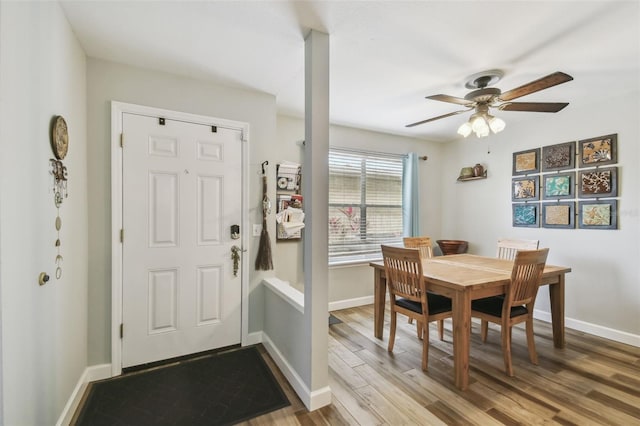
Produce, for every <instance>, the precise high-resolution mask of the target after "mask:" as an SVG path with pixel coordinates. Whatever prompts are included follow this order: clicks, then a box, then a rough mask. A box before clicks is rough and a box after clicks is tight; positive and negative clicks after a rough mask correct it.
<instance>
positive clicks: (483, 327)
mask: <svg viewBox="0 0 640 426" xmlns="http://www.w3.org/2000/svg"><path fill="white" fill-rule="evenodd" d="M488 333H489V321H487V320H481V321H480V337H481V338H482V342H483V343H484V342H486V341H487V334H488Z"/></svg>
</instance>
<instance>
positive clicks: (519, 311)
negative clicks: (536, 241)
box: [471, 248, 549, 377]
mask: <svg viewBox="0 0 640 426" xmlns="http://www.w3.org/2000/svg"><path fill="white" fill-rule="evenodd" d="M548 254H549V249H548V248H545V249H540V250H518V252H517V253H516V257H515V259H514V261H513V269H512V271H511V282H510V283H509V286H508V288H507V292H506V294H505V295H504V296H503V297H501V296H491V297H486V298H484V299H477V300H474V301H472V302H471V316H472V317H476V318H480V319H481V320H482V323H481V330H480V336H481V338H482V341H483V342H486V341H487V332H488V322H493V323H495V324H500V327H501V329H500V332H501V336H502V352H503V356H504V366H505V370H506V373H507V375H508V376H510V377H512V376H513V367H512V365H511V328H512V327H513V326H514V325H515V324H519V323H521V322H526V331H527V347H528V349H529V358H530V359H531V362H532V363H533V364H536V365H537V364H538V355H537V354H536V345H535V342H534V340H533V305H534V304H535V301H536V295H537V294H538V286H539V285H540V281H541V279H542V273H543V272H544V266H545V263H546V261H547V255H548Z"/></svg>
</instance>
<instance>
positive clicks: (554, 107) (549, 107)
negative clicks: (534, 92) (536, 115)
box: [497, 102, 569, 112]
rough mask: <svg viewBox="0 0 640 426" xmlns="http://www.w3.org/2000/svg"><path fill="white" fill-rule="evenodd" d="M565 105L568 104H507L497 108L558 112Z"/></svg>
mask: <svg viewBox="0 0 640 426" xmlns="http://www.w3.org/2000/svg"><path fill="white" fill-rule="evenodd" d="M567 105H569V103H568V102H507V103H504V104H502V105H498V106H497V108H498V109H500V110H502V111H528V112H558V111H560V110H561V109H563V108H564V107H566V106H567Z"/></svg>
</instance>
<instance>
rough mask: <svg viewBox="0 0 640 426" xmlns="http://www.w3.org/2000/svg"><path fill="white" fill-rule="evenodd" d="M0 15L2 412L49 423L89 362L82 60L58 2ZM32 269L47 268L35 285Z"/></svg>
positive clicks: (9, 421) (1, 9)
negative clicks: (61, 180)
mask: <svg viewBox="0 0 640 426" xmlns="http://www.w3.org/2000/svg"><path fill="white" fill-rule="evenodd" d="M0 17H1V22H0V28H1V33H0V52H1V53H0V54H1V57H0V65H1V68H0V77H1V78H0V81H1V83H0V93H1V96H2V98H1V103H0V117H2V118H1V120H2V124H1V125H0V146H1V148H2V149H1V152H2V154H1V155H0V170H1V174H0V177H1V181H0V194H1V199H0V227H1V233H0V264H1V271H0V284H1V286H2V288H1V291H2V297H1V300H2V305H1V312H2V370H3V377H2V379H3V380H2V387H3V389H2V391H3V405H4V419H3V420H4V424H6V425H52V424H55V422H56V420H57V419H58V417H59V415H60V413H61V412H62V409H63V407H64V405H65V403H66V402H67V398H68V397H69V395H70V394H71V393H72V391H73V389H74V386H75V385H76V382H77V381H78V379H79V378H80V376H81V374H82V373H83V371H84V369H85V367H86V366H87V327H86V324H87V309H88V307H87V285H88V276H87V275H88V274H87V220H88V217H87V162H86V160H87V158H86V134H87V132H86V112H85V108H86V58H85V55H84V53H83V51H82V49H81V47H80V44H79V43H78V41H77V40H76V38H75V36H74V34H73V33H72V31H71V29H70V27H69V25H68V23H67V20H66V18H65V17H64V15H63V13H62V11H61V9H60V6H59V5H58V3H56V2H46V3H40V2H37V3H36V2H22V3H8V2H2V3H0ZM54 115H62V116H63V117H64V118H65V119H66V121H67V124H68V127H69V152H68V155H67V157H66V158H65V159H64V164H65V165H66V166H67V168H68V176H69V181H68V189H69V197H68V198H67V199H65V200H64V202H63V204H62V206H61V208H60V216H61V218H62V229H61V232H60V239H61V241H62V246H61V254H62V256H63V257H64V261H63V263H62V269H63V275H62V278H61V279H60V280H56V279H55V263H54V261H55V257H56V254H57V253H56V248H55V247H54V242H55V240H56V231H55V228H54V223H55V218H56V215H57V212H56V208H55V206H54V202H53V194H52V190H51V187H52V177H51V175H50V173H49V170H50V165H49V159H50V158H53V153H52V151H51V147H50V142H49V141H50V138H49V127H50V121H51V119H52V117H53V116H54ZM40 272H46V273H48V274H49V275H50V276H51V280H50V281H49V282H48V283H47V284H46V285H45V286H42V287H41V286H39V285H38V275H39V273H40ZM0 423H2V419H0Z"/></svg>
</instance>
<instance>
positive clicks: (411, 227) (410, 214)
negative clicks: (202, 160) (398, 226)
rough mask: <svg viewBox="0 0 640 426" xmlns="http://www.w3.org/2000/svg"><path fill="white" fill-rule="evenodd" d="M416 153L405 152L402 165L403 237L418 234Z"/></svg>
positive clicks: (418, 200) (418, 206) (418, 194)
mask: <svg viewBox="0 0 640 426" xmlns="http://www.w3.org/2000/svg"><path fill="white" fill-rule="evenodd" d="M418 176H419V173H418V155H417V154H416V153H415V152H410V153H409V154H407V156H406V157H405V159H404V161H403V167H402V223H403V234H404V236H405V237H417V236H419V235H420V189H419V188H420V185H419V177H418Z"/></svg>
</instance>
